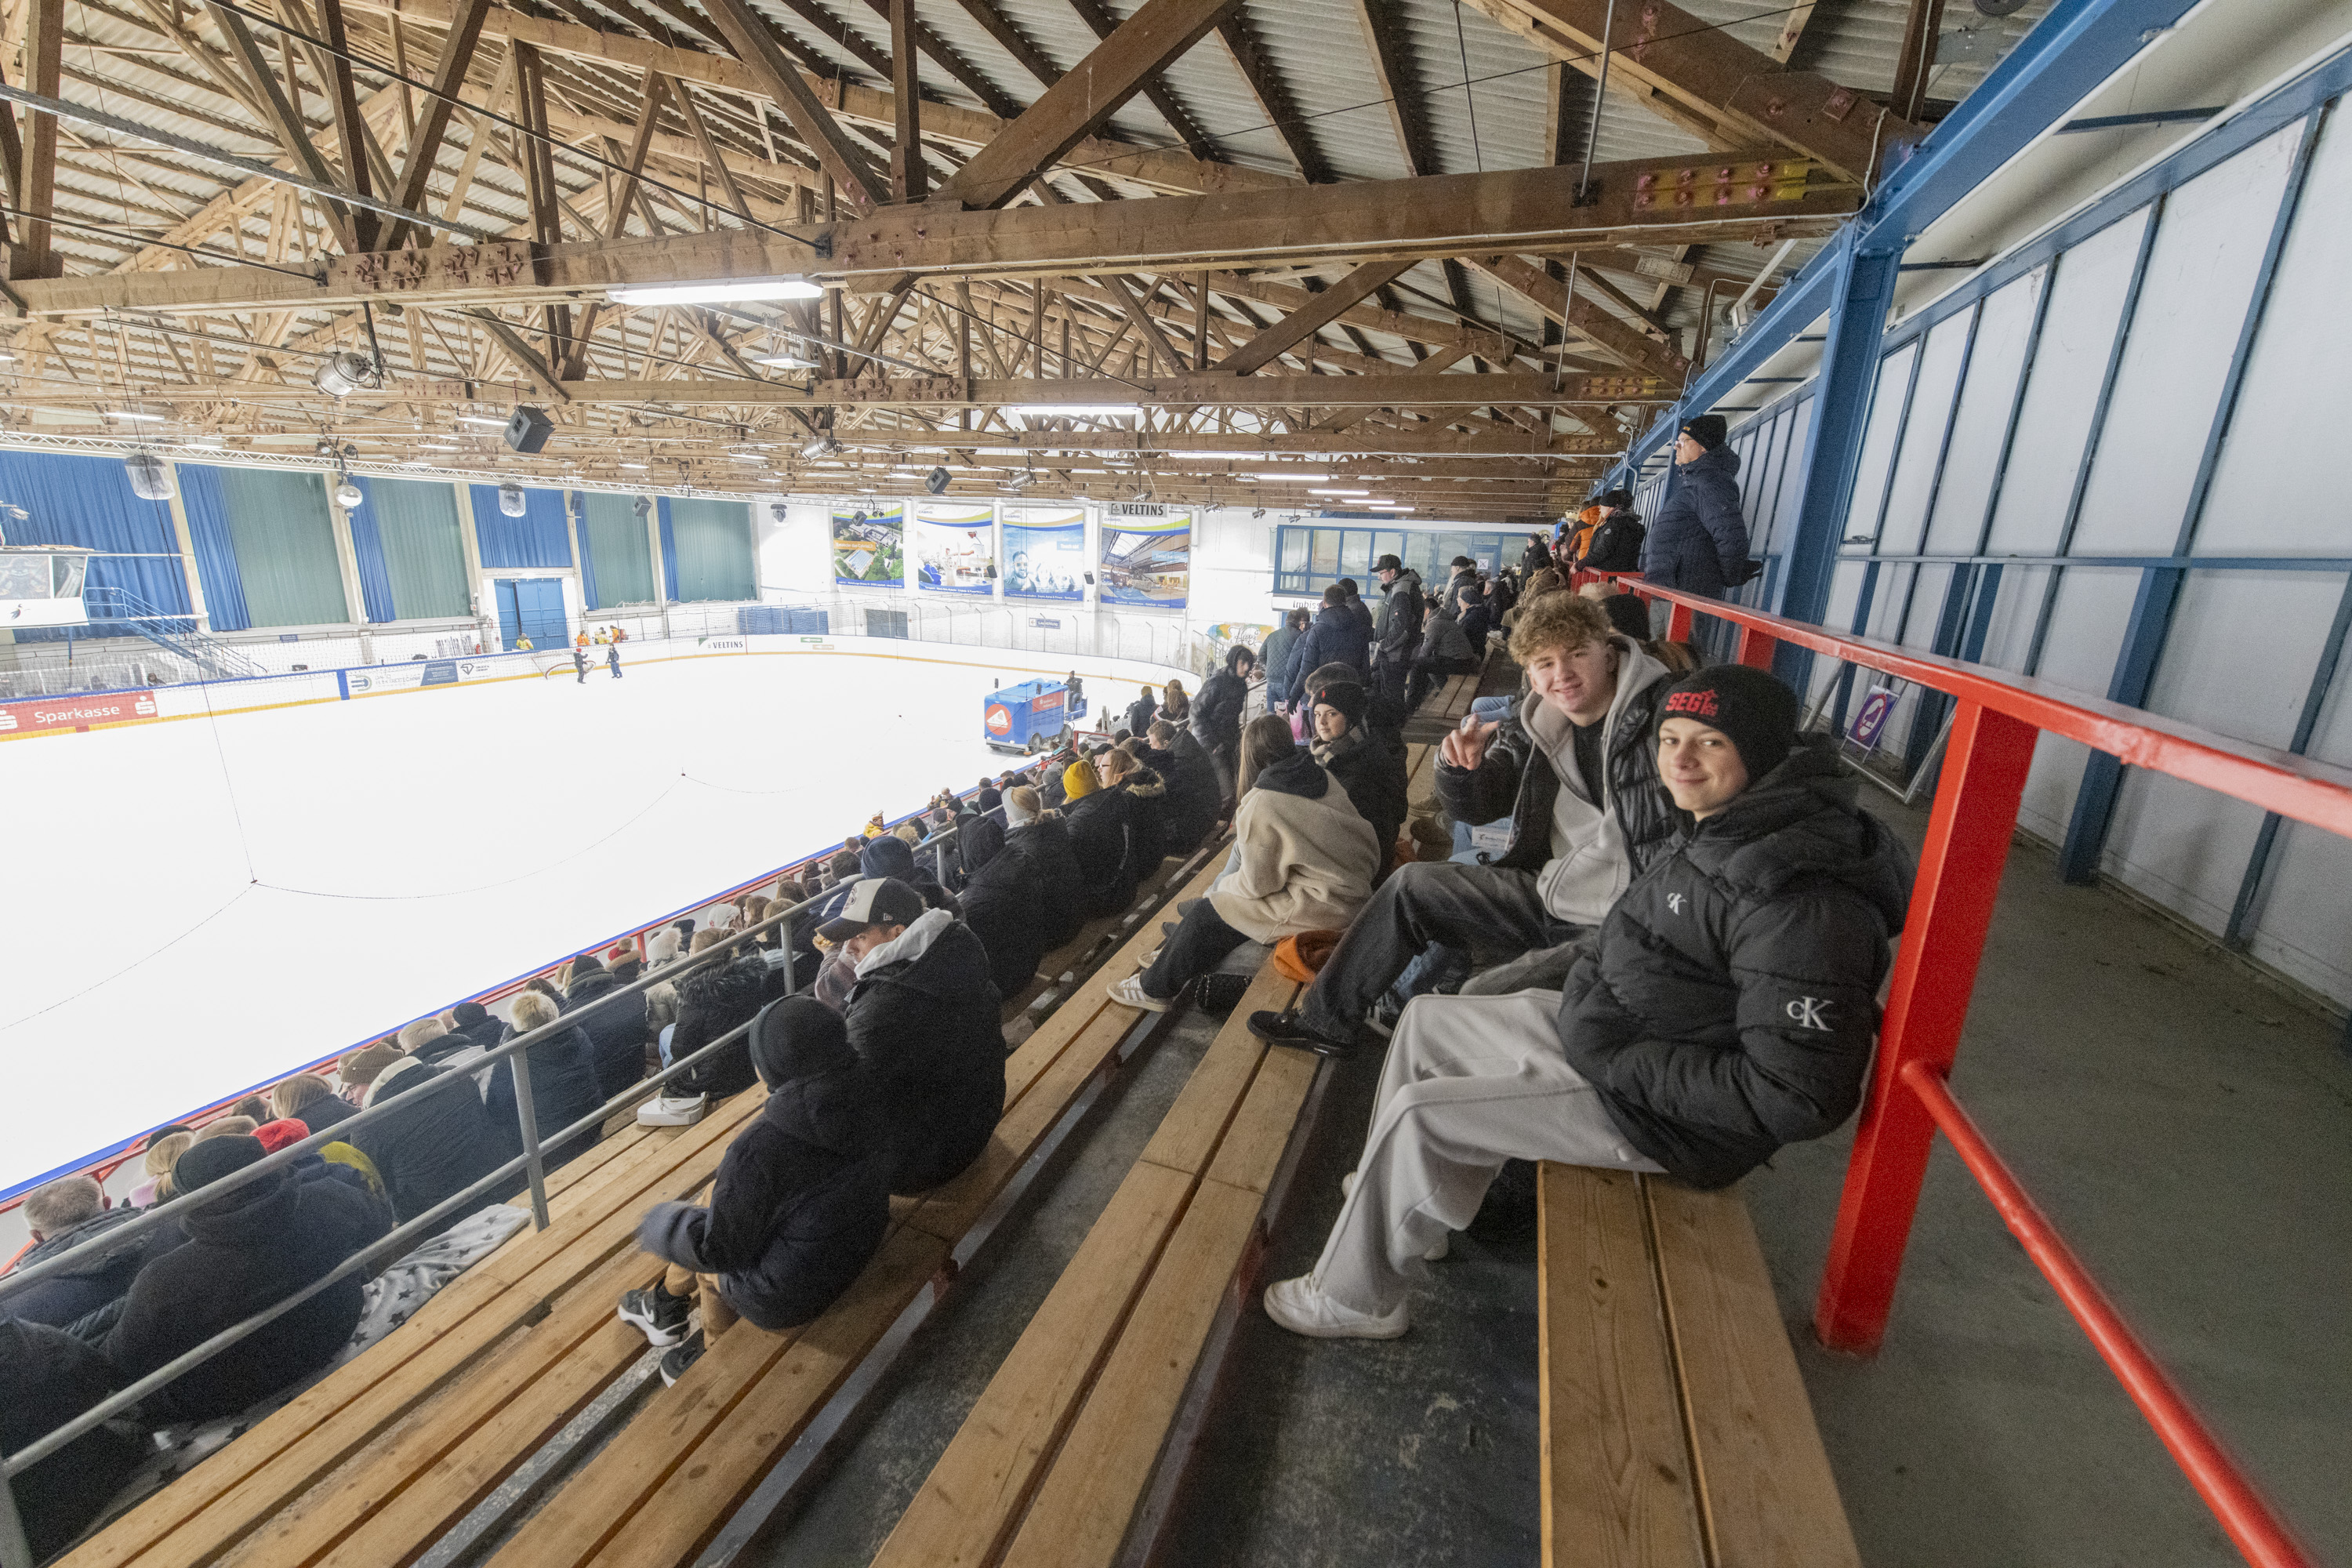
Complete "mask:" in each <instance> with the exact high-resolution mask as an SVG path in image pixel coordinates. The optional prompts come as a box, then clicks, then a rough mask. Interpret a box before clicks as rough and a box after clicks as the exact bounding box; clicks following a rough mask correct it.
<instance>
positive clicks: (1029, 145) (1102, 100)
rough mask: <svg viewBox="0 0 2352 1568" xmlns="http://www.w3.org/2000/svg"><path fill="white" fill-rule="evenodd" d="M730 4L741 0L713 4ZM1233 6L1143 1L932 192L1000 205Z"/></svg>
mask: <svg viewBox="0 0 2352 1568" xmlns="http://www.w3.org/2000/svg"><path fill="white" fill-rule="evenodd" d="M715 3H716V4H719V5H737V4H740V3H741V0H715ZM1231 5H1234V0H1144V4H1143V5H1142V6H1141V7H1140V8H1139V10H1137V11H1136V13H1135V14H1134V15H1133V16H1129V18H1128V19H1127V20H1126V21H1125V22H1123V23H1121V24H1120V25H1119V26H1118V30H1117V31H1115V32H1113V33H1112V34H1111V36H1110V37H1108V38H1106V39H1104V40H1103V41H1102V42H1101V43H1100V44H1099V45H1097V46H1096V47H1095V48H1094V50H1093V51H1092V52H1091V53H1089V54H1088V55H1087V58H1085V59H1083V60H1080V61H1079V62H1078V63H1077V65H1076V67H1075V68H1072V69H1071V70H1069V71H1068V72H1066V74H1065V75H1064V76H1063V78H1062V79H1061V80H1059V81H1057V82H1055V84H1054V85H1053V86H1052V87H1049V88H1047V89H1045V93H1044V95H1043V96H1041V97H1040V98H1039V99H1038V100H1037V101H1036V102H1034V103H1033V104H1031V105H1030V106H1029V109H1028V111H1027V112H1026V113H1024V114H1023V115H1022V116H1021V117H1020V118H1019V119H1018V120H1015V121H1013V123H1012V124H1011V125H1008V126H1007V127H1005V129H1004V130H1003V132H1002V133H1001V134H999V135H998V136H997V137H996V139H995V140H994V141H992V142H989V144H988V145H987V146H985V147H982V149H981V150H980V151H979V153H976V154H974V155H973V157H972V160H971V162H970V163H966V164H965V165H964V166H963V168H962V170H961V171H960V172H959V173H958V174H957V175H956V177H955V178H954V179H953V180H950V182H949V183H948V184H946V185H945V186H943V187H942V188H941V189H940V196H941V198H942V199H951V200H954V201H958V202H961V203H962V204H963V205H965V206H967V207H978V208H983V209H985V208H992V207H999V206H1002V205H1004V204H1005V203H1006V202H1009V201H1011V200H1012V199H1013V197H1014V196H1015V195H1019V194H1020V192H1021V191H1022V189H1023V188H1024V187H1025V186H1026V185H1027V184H1029V182H1030V181H1031V180H1034V179H1035V178H1036V177H1037V176H1038V175H1039V174H1044V173H1045V171H1046V170H1047V169H1049V168H1051V167H1052V166H1053V165H1054V164H1055V163H1058V162H1060V161H1061V159H1062V157H1063V155H1064V154H1065V153H1068V152H1069V150H1070V149H1071V148H1072V147H1073V146H1075V145H1076V144H1077V142H1080V141H1081V140H1083V139H1084V138H1086V137H1087V136H1089V135H1092V134H1093V133H1094V132H1095V130H1096V128H1097V127H1098V126H1100V125H1101V124H1102V122H1103V121H1106V120H1108V119H1109V118H1110V117H1111V116H1112V115H1113V114H1115V113H1117V112H1118V107H1119V105H1121V104H1123V103H1125V102H1126V101H1127V100H1129V99H1130V98H1132V97H1134V96H1135V94H1136V93H1137V91H1138V90H1139V89H1141V88H1142V86H1143V84H1144V83H1145V82H1146V81H1148V80H1150V79H1151V78H1152V77H1153V76H1156V75H1157V74H1159V72H1160V71H1161V70H1162V69H1164V68H1166V67H1167V65H1168V62H1169V61H1171V60H1172V59H1174V58H1177V57H1178V56H1180V55H1181V54H1182V53H1183V52H1184V51H1185V50H1186V49H1189V48H1191V47H1192V46H1193V45H1194V44H1195V43H1198V42H1199V41H1200V40H1201V38H1202V36H1204V35H1205V34H1206V33H1207V32H1208V31H1209V29H1210V28H1211V27H1213V26H1216V25H1217V19H1218V17H1219V16H1221V15H1222V14H1223V12H1224V11H1225V10H1226V9H1227V8H1229V7H1230V6H1231Z"/></svg>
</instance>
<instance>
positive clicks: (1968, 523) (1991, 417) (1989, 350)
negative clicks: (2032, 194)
mask: <svg viewBox="0 0 2352 1568" xmlns="http://www.w3.org/2000/svg"><path fill="white" fill-rule="evenodd" d="M2049 277H2050V269H2049V268H2046V267H2044V268H2036V269H2035V270H2033V271H2032V272H2029V273H2027V274H2026V275H2025V276H2024V277H2022V278H2021V279H2018V280H2017V281H2016V282H2014V283H2011V284H2008V285H2007V286H2005V287H2004V288H2002V289H2000V292H1998V293H1996V294H1994V295H1992V296H1991V297H1990V298H1989V299H1987V300H1985V301H1984V304H1983V305H1982V306H1981V307H1980V308H1979V313H1978V317H1977V341H1976V346H1975V348H1973V349H1971V350H1970V351H1969V378H1968V383H1967V384H1966V385H1964V386H1962V387H1961V388H1960V405H1959V409H1958V413H1957V414H1956V415H1955V416H1954V422H1953V426H1952V438H1951V443H1950V447H1949V449H1948V451H1947V452H1946V454H1945V457H1944V478H1943V482H1942V483H1941V484H1939V485H1938V486H1937V489H1936V505H1935V515H1934V517H1933V518H1932V520H1931V521H1929V522H1928V525H1927V545H1926V548H1927V550H1930V551H1933V552H1937V553H1938V554H1947V555H1966V554H1970V553H1973V552H1975V550H1976V547H1977V540H1978V538H1979V536H1980V535H1981V534H1982V533H1983V531H1984V521H1985V506H1986V503H1987V502H1989V501H1990V500H1991V499H1992V482H1993V475H1994V473H1995V472H1996V471H1997V470H1998V469H1999V468H2000V447H2001V442H2002V440H2003V438H2004V437H2006V436H2007V435H2008V433H2009V411H2010V409H2011V407H2012V406H2013V405H2015V403H2016V399H2017V377H2018V373H2019V372H2020V371H2021V369H2023V368H2024V364H2025V342H2026V340H2027V339H2028V338H2029V337H2031V336H2032V333H2033V310H2034V306H2035V305H2036V303H2037V302H2039V301H2040V300H2041V298H2042V288H2043V286H2044V285H2045V284H2046V283H2047V282H2048V281H2049ZM1913 417H1914V418H1915V419H1916V414H1915V415H1914V416H1913Z"/></svg>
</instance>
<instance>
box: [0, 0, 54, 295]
mask: <svg viewBox="0 0 2352 1568" xmlns="http://www.w3.org/2000/svg"><path fill="white" fill-rule="evenodd" d="M24 4H25V6H26V12H25V86H26V89H27V90H29V91H32V92H37V93H39V94H41V95H42V96H43V97H44V98H58V97H60V96H62V95H61V94H60V93H59V91H58V88H59V85H60V83H59V77H60V75H61V74H62V67H63V65H64V63H65V37H66V7H65V0H24ZM0 112H5V110H0ZM26 120H27V121H28V123H27V124H26V127H25V133H24V154H23V158H22V161H21V163H19V165H18V177H17V184H16V192H15V197H16V201H15V205H16V209H17V212H18V213H19V214H20V215H21V216H22V218H23V222H24V226H23V227H22V228H21V229H20V230H18V232H17V236H16V246H15V247H14V248H12V249H11V250H10V251H9V253H8V276H9V277H11V278H54V277H56V276H58V273H59V272H61V271H62V270H63V269H64V258H62V257H60V256H58V254H57V252H56V251H55V250H54V249H53V248H52V247H51V241H52V239H53V237H54V236H55V234H56V229H55V227H54V226H52V225H51V224H50V222H49V217H50V215H51V214H52V213H54V212H55V211H56V206H57V195H58V117H57V116H56V115H54V114H38V113H35V112H33V111H32V110H26Z"/></svg>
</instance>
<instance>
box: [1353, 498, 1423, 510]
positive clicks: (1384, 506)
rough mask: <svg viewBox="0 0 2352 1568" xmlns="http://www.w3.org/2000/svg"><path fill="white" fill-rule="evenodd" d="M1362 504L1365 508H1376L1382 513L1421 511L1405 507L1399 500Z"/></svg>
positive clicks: (1374, 501) (1417, 508) (1369, 501)
mask: <svg viewBox="0 0 2352 1568" xmlns="http://www.w3.org/2000/svg"><path fill="white" fill-rule="evenodd" d="M1364 504H1365V505H1366V506H1371V507H1378V508H1380V509H1381V510H1382V511H1418V510H1421V509H1420V508H1419V507H1412V506H1407V505H1405V503H1404V502H1402V501H1401V500H1368V501H1366V502H1365V503H1364Z"/></svg>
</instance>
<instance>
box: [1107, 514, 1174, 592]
mask: <svg viewBox="0 0 2352 1568" xmlns="http://www.w3.org/2000/svg"><path fill="white" fill-rule="evenodd" d="M1191 584H1192V513H1191V512H1189V511H1179V510H1170V509H1169V508H1167V507H1165V506H1160V505H1158V504H1156V503H1152V502H1140V501H1122V502H1115V503H1113V504H1112V505H1111V506H1109V507H1108V508H1107V509H1105V510H1104V513H1103V524H1102V602H1103V603H1104V604H1106V605H1144V606H1147V607H1149V608H1151V609H1159V610H1181V609H1182V608H1183V607H1184V602H1185V598H1186V595H1187V593H1188V590H1189V588H1190V586H1191Z"/></svg>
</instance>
